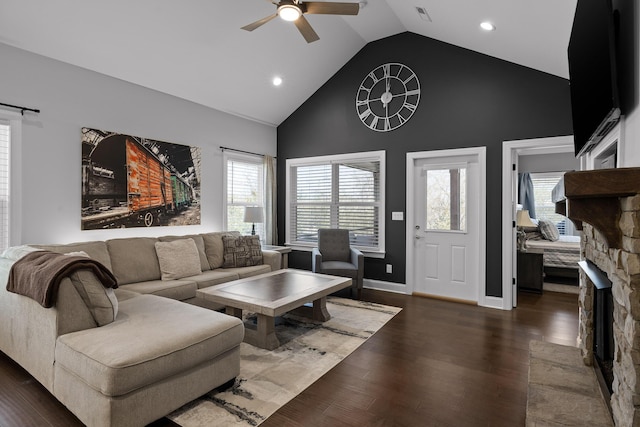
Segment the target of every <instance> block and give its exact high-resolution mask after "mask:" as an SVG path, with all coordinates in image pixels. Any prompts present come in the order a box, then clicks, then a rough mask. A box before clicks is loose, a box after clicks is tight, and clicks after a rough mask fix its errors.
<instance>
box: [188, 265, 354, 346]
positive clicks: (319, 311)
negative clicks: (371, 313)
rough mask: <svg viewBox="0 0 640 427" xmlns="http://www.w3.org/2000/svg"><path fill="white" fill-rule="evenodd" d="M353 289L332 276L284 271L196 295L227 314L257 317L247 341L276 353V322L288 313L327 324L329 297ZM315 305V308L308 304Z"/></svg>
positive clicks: (229, 284) (340, 279) (345, 281)
mask: <svg viewBox="0 0 640 427" xmlns="http://www.w3.org/2000/svg"><path fill="white" fill-rule="evenodd" d="M349 286H351V279H349V278H347V277H337V276H329V275H326V274H317V273H312V272H310V271H304V270H293V269H284V270H276V271H272V272H271V273H265V274H261V275H259V276H253V277H248V278H246V279H240V280H236V281H233V282H230V283H225V284H222V285H217V286H212V287H210V288H204V289H198V291H197V292H196V295H197V296H198V298H202V299H205V300H208V301H213V302H216V303H218V304H224V305H225V306H226V312H227V314H230V315H232V316H236V317H238V318H240V319H242V310H248V311H251V312H254V313H256V315H257V318H258V322H257V326H256V328H255V330H254V329H252V328H251V327H248V326H247V325H245V334H244V341H245V342H247V343H249V344H251V345H254V346H256V347H260V348H265V349H267V350H273V349H274V348H277V347H279V346H280V341H278V337H276V333H275V318H276V317H277V316H281V315H283V314H285V313H287V312H295V313H296V314H299V315H302V316H305V317H310V318H311V319H314V320H318V321H321V322H326V321H327V320H329V319H330V318H331V315H330V314H329V312H328V311H327V295H329V294H331V293H333V292H336V291H339V290H340V289H344V288H348V287H349ZM311 302H313V306H305V305H304V304H305V303H311Z"/></svg>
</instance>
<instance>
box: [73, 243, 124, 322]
mask: <svg viewBox="0 0 640 427" xmlns="http://www.w3.org/2000/svg"><path fill="white" fill-rule="evenodd" d="M78 256H82V255H78ZM69 279H70V280H71V283H72V284H73V286H74V287H75V288H76V291H77V292H78V294H79V295H80V298H82V301H83V302H84V305H85V306H86V307H87V309H88V310H89V312H90V313H91V316H92V317H93V320H94V321H95V322H96V324H97V325H98V326H104V325H107V324H109V323H111V322H113V321H114V320H115V319H116V316H117V315H118V299H117V298H116V294H115V291H114V290H113V288H105V287H104V286H103V285H102V283H101V282H100V280H98V278H97V277H96V275H95V274H93V272H92V271H90V270H78V271H76V272H74V273H73V274H71V276H69Z"/></svg>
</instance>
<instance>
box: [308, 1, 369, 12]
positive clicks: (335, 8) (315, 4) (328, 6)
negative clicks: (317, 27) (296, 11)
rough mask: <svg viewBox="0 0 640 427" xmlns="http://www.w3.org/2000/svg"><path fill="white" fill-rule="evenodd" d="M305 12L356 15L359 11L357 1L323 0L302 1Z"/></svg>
mask: <svg viewBox="0 0 640 427" xmlns="http://www.w3.org/2000/svg"><path fill="white" fill-rule="evenodd" d="M302 5H303V6H304V7H305V13H314V14H323V15H357V14H358V12H359V11H360V5H359V4H358V3H334V2H324V1H309V2H304V3H302Z"/></svg>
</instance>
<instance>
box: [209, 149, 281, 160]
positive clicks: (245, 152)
mask: <svg viewBox="0 0 640 427" xmlns="http://www.w3.org/2000/svg"><path fill="white" fill-rule="evenodd" d="M220 149H221V150H222V151H224V150H229V151H236V152H238V153H244V154H251V155H253V156H260V157H264V156H265V154H260V153H252V152H251V151H244V150H238V149H237V148H230V147H223V146H220ZM276 158H277V157H274V159H276Z"/></svg>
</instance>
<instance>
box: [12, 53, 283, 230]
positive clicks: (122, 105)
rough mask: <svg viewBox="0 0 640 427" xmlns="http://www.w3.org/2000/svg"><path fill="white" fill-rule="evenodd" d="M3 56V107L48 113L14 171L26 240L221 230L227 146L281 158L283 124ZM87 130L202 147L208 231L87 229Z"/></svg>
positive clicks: (26, 129) (45, 62) (33, 129)
mask: <svg viewBox="0 0 640 427" xmlns="http://www.w3.org/2000/svg"><path fill="white" fill-rule="evenodd" d="M0 58H2V59H1V64H2V65H1V66H0V102H2V103H7V104H16V105H21V106H26V107H30V108H38V109H40V110H41V113H40V114H33V113H26V114H25V117H24V120H23V124H22V164H21V165H13V172H14V173H19V174H20V178H21V181H22V184H21V187H22V188H21V192H20V193H21V195H22V200H23V202H22V207H21V208H22V225H21V227H22V229H21V230H20V231H21V236H22V238H21V240H22V242H21V243H67V242H72V241H85V240H104V239H109V238H115V237H125V236H159V235H164V234H187V233H195V232H204V231H214V230H221V229H222V208H221V200H222V182H223V180H222V153H221V151H220V149H219V146H221V145H223V146H226V147H233V148H238V149H242V150H247V151H251V152H257V153H264V154H270V155H272V156H275V155H276V141H277V135H276V128H275V127H271V126H267V125H264V124H260V123H256V122H253V121H249V120H246V119H243V118H239V117H236V116H232V115H229V114H226V113H222V112H220V111H218V110H213V109H210V108H206V107H203V106H201V105H198V104H194V103H192V102H188V101H185V100H183V99H180V98H176V97H173V96H169V95H166V94H163V93H160V92H156V91H153V90H150V89H146V88H144V87H141V86H137V85H133V84H130V83H126V82H124V81H121V80H118V79H114V78H111V77H107V76H104V75H102V74H98V73H95V72H92V71H88V70H85V69H82V68H79V67H75V66H72V65H69V64H66V63H62V62H59V61H55V60H52V59H49V58H45V57H42V56H39V55H35V54H32V53H29V52H26V51H23V50H20V49H16V48H13V47H10V46H7V45H4V44H1V43H0ZM105 60H108V58H105ZM149 72H150V73H152V72H153V70H152V69H150V70H149ZM175 78H177V79H179V78H181V76H180V75H176V76H175ZM82 127H92V128H97V129H102V130H107V131H117V132H121V133H127V134H131V135H136V136H141V137H146V138H153V139H158V140H162V141H169V142H173V143H178V144H185V145H192V146H198V147H201V149H202V151H201V152H202V198H201V206H202V207H201V208H202V219H201V225H200V226H183V227H151V228H148V229H145V228H129V229H124V230H90V231H81V230H80V210H81V142H80V129H81V128H82ZM14 243H16V242H14Z"/></svg>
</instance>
